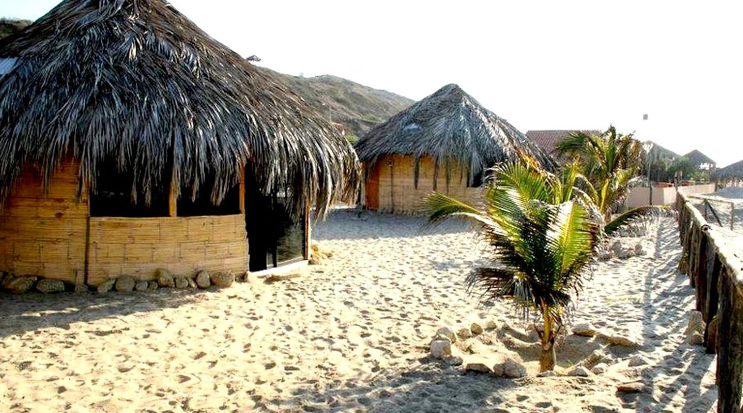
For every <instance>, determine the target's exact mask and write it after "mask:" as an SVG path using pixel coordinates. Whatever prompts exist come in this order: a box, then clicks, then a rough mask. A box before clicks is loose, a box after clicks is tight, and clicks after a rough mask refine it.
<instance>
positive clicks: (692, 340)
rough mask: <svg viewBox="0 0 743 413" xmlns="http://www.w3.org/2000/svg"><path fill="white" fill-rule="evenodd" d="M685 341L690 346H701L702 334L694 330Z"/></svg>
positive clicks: (702, 342) (702, 341)
mask: <svg viewBox="0 0 743 413" xmlns="http://www.w3.org/2000/svg"><path fill="white" fill-rule="evenodd" d="M686 342H687V343H689V344H690V345H692V346H701V345H702V344H704V334H700V333H697V332H694V334H692V335H690V336H689V338H688V339H687V340H686Z"/></svg>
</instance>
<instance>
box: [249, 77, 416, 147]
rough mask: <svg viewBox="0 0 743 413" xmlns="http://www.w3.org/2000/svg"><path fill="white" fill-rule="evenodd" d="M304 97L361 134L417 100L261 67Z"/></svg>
mask: <svg viewBox="0 0 743 413" xmlns="http://www.w3.org/2000/svg"><path fill="white" fill-rule="evenodd" d="M262 69H263V70H266V71H268V72H270V73H271V74H272V75H274V76H276V78H277V79H278V80H279V81H281V82H283V83H284V84H285V85H287V87H289V88H290V89H291V90H293V91H294V92H296V93H297V94H298V95H299V96H301V97H302V98H303V99H304V100H305V101H307V103H308V104H309V105H310V106H311V107H312V108H313V109H315V110H317V111H318V113H320V114H321V115H322V116H323V117H326V118H330V119H331V120H332V121H333V122H336V123H341V124H343V126H345V127H346V133H347V135H355V136H356V137H361V136H362V135H363V134H365V133H366V132H367V131H369V129H371V128H372V126H374V125H376V124H378V123H380V122H384V121H386V120H387V119H389V118H390V117H392V116H393V115H395V114H397V113H398V112H400V111H401V110H403V109H405V108H407V107H408V106H410V105H412V104H413V103H414V101H413V100H411V99H408V98H405V97H402V96H400V95H396V94H394V93H390V92H387V91H384V90H378V89H372V88H370V87H367V86H363V85H360V84H358V83H355V82H352V81H350V80H346V79H342V78H340V77H336V76H330V75H323V76H316V77H311V78H303V77H298V76H290V75H285V74H282V73H278V72H275V71H273V70H270V69H266V68H262Z"/></svg>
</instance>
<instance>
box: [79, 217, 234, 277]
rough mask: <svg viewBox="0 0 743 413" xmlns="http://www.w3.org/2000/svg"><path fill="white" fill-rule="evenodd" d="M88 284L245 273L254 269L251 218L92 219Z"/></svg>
mask: <svg viewBox="0 0 743 413" xmlns="http://www.w3.org/2000/svg"><path fill="white" fill-rule="evenodd" d="M89 254H90V255H89V267H88V279H89V281H88V283H89V284H91V285H97V284H99V283H101V282H103V281H105V280H106V279H108V278H112V277H117V276H119V275H122V274H126V275H131V276H133V277H134V278H137V279H142V280H149V279H153V278H154V275H155V270H157V269H158V268H165V269H167V270H169V271H171V272H172V273H173V274H175V275H183V276H191V275H193V274H194V273H195V272H196V270H201V269H203V270H208V271H232V272H235V273H243V272H245V271H246V270H247V268H248V242H247V238H246V233H245V216H244V215H242V214H239V215H224V216H197V217H162V218H160V217H158V218H91V219H90V253H89Z"/></svg>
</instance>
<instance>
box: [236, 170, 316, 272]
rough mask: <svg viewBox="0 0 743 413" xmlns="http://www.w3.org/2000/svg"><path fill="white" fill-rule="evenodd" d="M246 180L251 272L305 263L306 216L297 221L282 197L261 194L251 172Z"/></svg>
mask: <svg viewBox="0 0 743 413" xmlns="http://www.w3.org/2000/svg"><path fill="white" fill-rule="evenodd" d="M245 177H246V179H245V229H246V230H247V233H248V245H249V250H248V254H249V256H250V264H249V270H250V271H251V272H254V271H262V270H265V269H268V268H274V267H279V266H281V265H286V264H290V263H293V262H297V261H301V260H303V259H305V258H306V257H305V248H306V245H305V242H306V241H305V240H306V237H305V232H306V229H305V227H304V221H305V220H304V216H301V217H300V218H299V219H298V220H296V221H295V220H294V219H292V216H291V214H290V213H289V212H288V211H287V208H286V202H285V201H284V198H283V197H282V196H280V195H279V194H277V193H274V194H272V195H271V196H266V195H264V194H262V193H261V191H260V190H259V189H258V187H257V185H256V183H255V179H254V176H252V172H250V171H248V170H246V172H245Z"/></svg>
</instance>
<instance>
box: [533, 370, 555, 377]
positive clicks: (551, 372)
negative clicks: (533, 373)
mask: <svg viewBox="0 0 743 413" xmlns="http://www.w3.org/2000/svg"><path fill="white" fill-rule="evenodd" d="M556 376H557V373H555V371H554V370H545V371H542V372H539V374H537V377H556Z"/></svg>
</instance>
